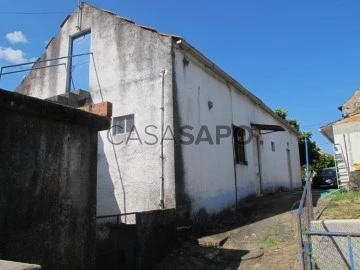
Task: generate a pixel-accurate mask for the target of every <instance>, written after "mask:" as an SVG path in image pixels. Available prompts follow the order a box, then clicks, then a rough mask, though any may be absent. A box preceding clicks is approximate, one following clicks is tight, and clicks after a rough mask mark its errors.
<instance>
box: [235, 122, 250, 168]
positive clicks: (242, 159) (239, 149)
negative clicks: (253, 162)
mask: <svg viewBox="0 0 360 270" xmlns="http://www.w3.org/2000/svg"><path fill="white" fill-rule="evenodd" d="M233 138H234V152H235V162H236V163H238V164H244V165H247V161H246V156H245V143H244V142H245V130H244V129H242V128H240V127H236V126H234V127H233Z"/></svg>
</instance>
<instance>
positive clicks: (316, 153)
mask: <svg viewBox="0 0 360 270" xmlns="http://www.w3.org/2000/svg"><path fill="white" fill-rule="evenodd" d="M275 113H276V114H277V115H279V116H280V117H281V118H282V119H284V120H285V121H286V122H288V123H289V124H290V126H292V127H293V128H294V129H295V130H296V131H297V132H298V141H299V154H300V164H301V165H304V164H306V146H305V138H308V153H309V164H310V166H311V168H313V169H322V168H327V167H332V166H334V159H333V158H332V157H331V156H328V155H324V154H322V153H321V152H320V149H319V147H318V146H317V145H316V142H315V141H313V140H312V139H311V137H312V133H311V132H310V131H301V130H300V125H299V123H298V122H297V120H296V119H287V116H288V111H284V110H282V109H281V108H277V109H275Z"/></svg>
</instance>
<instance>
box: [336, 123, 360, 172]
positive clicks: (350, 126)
mask: <svg viewBox="0 0 360 270" xmlns="http://www.w3.org/2000/svg"><path fill="white" fill-rule="evenodd" d="M333 132H334V143H335V144H340V145H341V148H342V151H343V155H344V158H345V160H346V162H347V164H348V166H349V170H350V171H354V170H355V168H354V163H360V122H350V123H339V124H335V125H334V126H333Z"/></svg>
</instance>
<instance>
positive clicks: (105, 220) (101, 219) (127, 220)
mask: <svg viewBox="0 0 360 270" xmlns="http://www.w3.org/2000/svg"><path fill="white" fill-rule="evenodd" d="M106 224H136V213H126V214H118V215H107V216H98V217H96V225H97V226H98V225H106Z"/></svg>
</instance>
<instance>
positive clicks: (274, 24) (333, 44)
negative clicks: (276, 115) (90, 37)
mask: <svg viewBox="0 0 360 270" xmlns="http://www.w3.org/2000/svg"><path fill="white" fill-rule="evenodd" d="M88 3H90V4H92V5H95V6H98V7H101V8H104V9H108V10H112V11H114V12H116V13H117V14H118V15H120V16H123V17H128V18H130V19H132V20H134V21H136V22H137V23H139V24H144V25H148V26H151V27H154V28H156V29H157V30H158V31H159V32H166V33H171V34H178V35H180V36H182V37H183V38H185V39H186V40H187V41H188V42H189V43H191V44H192V45H193V46H195V47H196V48H197V49H199V50H200V51H201V52H202V53H204V54H205V55H206V56H207V57H209V58H210V59H211V60H213V61H214V62H215V63H216V64H217V65H218V66H220V67H221V68H222V69H224V70H225V71H226V72H227V73H229V74H230V75H231V76H233V77H234V78H235V79H237V80H238V81H239V82H240V83H241V84H242V85H244V86H245V87H246V88H247V89H249V90H250V91H252V92H253V93H254V94H255V95H257V96H258V97H259V98H260V99H262V100H263V101H264V102H265V103H266V104H267V105H268V106H269V107H270V108H272V109H275V108H277V107H281V108H283V109H286V110H288V111H289V118H295V119H298V121H299V123H300V125H301V128H302V129H303V130H308V131H312V132H313V134H314V135H313V138H314V139H315V140H316V141H317V143H318V145H319V147H320V148H322V149H323V150H324V151H328V152H332V149H331V145H330V144H329V142H328V141H327V140H326V138H325V137H323V136H322V135H321V134H320V133H319V132H318V131H317V129H318V128H319V126H320V125H322V124H325V123H328V122H331V121H334V120H336V119H338V118H340V117H341V115H340V111H338V110H337V107H338V106H339V105H341V104H342V103H343V102H344V101H345V100H346V99H347V98H349V97H350V96H351V94H352V93H353V92H354V91H355V90H356V89H357V88H358V87H360V68H359V63H360V35H359V33H360V20H359V18H358V17H359V12H358V11H359V10H360V1H355V0H352V1H350V0H344V1H339V0H326V1H325V0H317V1H313V0H312V1H310V0H302V1H289V0H271V1H268V0H262V1H260V0H232V1H229V0H228V1H227V0H224V1H201V0H200V1H189V0H183V1H171V0H167V1H164V0H158V1H145V0H143V1H134V0H132V1H130V0H123V1H113V0H102V1H100V0H89V1H88ZM76 4H77V1H76V0H73V1H45V0H32V1H28V0H22V1H20V0H12V1H6V2H4V3H3V4H2V5H1V7H0V25H1V28H0V66H4V65H9V64H12V63H15V62H19V61H20V60H32V59H34V58H37V57H39V56H40V55H41V54H42V52H43V50H44V44H45V42H46V41H47V40H49V39H50V38H51V37H52V36H54V35H55V34H56V33H57V32H58V30H59V24H60V22H61V21H62V20H63V18H64V17H65V16H66V13H67V12H71V11H73V10H74V8H75V7H76ZM7 12H10V13H11V12H34V13H39V12H40V13H41V12H44V13H54V12H60V14H45V15H40V14H34V15H21V14H5V13H7ZM19 32H21V33H19ZM16 41H17V42H16ZM22 76H23V74H17V75H9V76H6V77H3V78H2V80H1V81H0V87H2V88H5V89H9V90H11V89H13V88H14V86H15V85H16V84H17V83H19V81H20V80H21V79H22Z"/></svg>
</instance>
